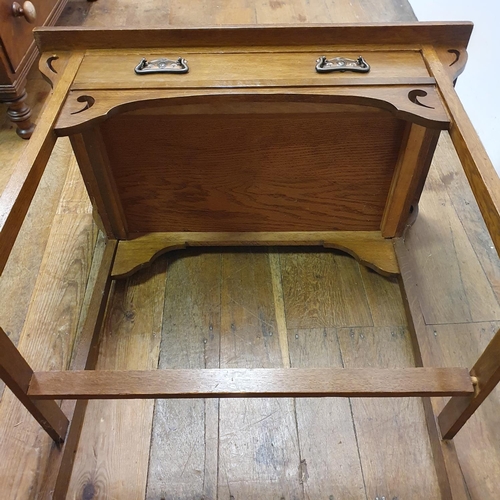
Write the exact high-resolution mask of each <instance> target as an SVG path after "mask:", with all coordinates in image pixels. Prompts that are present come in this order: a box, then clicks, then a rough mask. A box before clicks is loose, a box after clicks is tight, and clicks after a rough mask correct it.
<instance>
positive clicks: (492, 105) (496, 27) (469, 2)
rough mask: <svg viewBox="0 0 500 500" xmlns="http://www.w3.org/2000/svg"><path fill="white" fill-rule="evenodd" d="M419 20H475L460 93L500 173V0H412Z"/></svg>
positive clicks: (460, 84) (459, 83)
mask: <svg viewBox="0 0 500 500" xmlns="http://www.w3.org/2000/svg"><path fill="white" fill-rule="evenodd" d="M410 3H411V6H412V7H413V10H414V12H415V15H416V16H417V18H418V20H419V21H472V22H473V23H474V30H473V32H472V38H471V41H470V44H469V48H468V53H469V59H468V62H467V66H466V68H465V71H464V72H463V74H462V75H460V77H459V78H458V82H457V86H456V89H457V93H458V95H459V96H460V99H461V100H462V103H463V104H464V107H465V109H466V111H467V113H468V114H469V117H470V119H471V120H472V123H473V124H474V127H475V128H476V130H477V132H478V133H479V137H480V138H481V140H482V142H483V144H484V146H485V148H486V150H487V152H488V155H489V156H490V158H491V161H492V162H493V164H494V165H495V168H496V170H497V172H498V174H499V175H500V99H499V95H498V94H499V93H500V64H499V62H498V61H499V55H500V23H499V20H500V2H498V0H475V1H473V0H410Z"/></svg>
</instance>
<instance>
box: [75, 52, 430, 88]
mask: <svg viewBox="0 0 500 500" xmlns="http://www.w3.org/2000/svg"><path fill="white" fill-rule="evenodd" d="M322 55H325V56H326V57H327V58H328V59H331V58H334V57H346V58H350V59H357V58H358V57H359V56H360V55H362V56H363V57H364V59H365V60H366V62H367V63H368V64H369V65H370V68H371V69H370V71H369V72H368V73H355V72H352V71H346V72H334V73H318V72H316V69H315V67H316V61H317V59H318V58H319V57H320V56H322ZM164 57H167V58H169V59H177V58H179V57H183V58H185V59H186V60H187V64H188V66H189V72H188V73H185V74H178V73H177V74H175V73H170V74H146V75H136V74H135V72H134V69H135V67H136V66H137V65H138V64H139V62H140V61H141V59H142V58H146V59H147V60H152V59H158V58H164ZM432 83H434V79H433V78H432V77H431V76H430V75H429V72H428V70H427V68H426V66H425V64H424V61H423V58H422V55H421V53H420V52H419V51H416V50H414V51H413V50H401V51H392V52H389V51H387V52H384V51H368V52H362V53H361V54H360V53H359V52H341V51H337V52H336V51H332V50H325V51H323V52H319V51H318V52H311V51H307V52H298V51H293V52H292V51H290V52H251V53H249V52H245V53H242V52H240V53H229V52H226V53H206V52H205V53H201V52H194V51H189V50H185V51H182V53H177V52H173V53H170V51H168V50H165V51H162V52H159V51H157V50H156V51H152V52H147V51H141V52H139V51H137V52H132V53H131V52H130V51H129V52H123V51H113V52H111V51H101V52H96V51H93V52H92V53H90V54H88V55H87V56H86V57H85V58H84V60H83V63H82V65H81V67H80V70H79V72H78V75H77V77H76V79H75V81H74V83H73V86H72V89H73V90H91V89H94V90H98V89H142V88H148V89H164V88H225V87H295V86H345V85H386V84H387V85H389V84H397V85H406V84H408V85H411V84H413V85H425V84H432Z"/></svg>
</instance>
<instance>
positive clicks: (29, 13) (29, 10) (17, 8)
mask: <svg viewBox="0 0 500 500" xmlns="http://www.w3.org/2000/svg"><path fill="white" fill-rule="evenodd" d="M12 15H13V16H14V17H24V19H26V21H28V22H29V23H30V24H33V23H34V22H35V21H36V9H35V6H34V5H33V4H32V3H31V2H24V3H23V5H22V7H21V5H20V4H19V3H18V2H14V3H13V4H12Z"/></svg>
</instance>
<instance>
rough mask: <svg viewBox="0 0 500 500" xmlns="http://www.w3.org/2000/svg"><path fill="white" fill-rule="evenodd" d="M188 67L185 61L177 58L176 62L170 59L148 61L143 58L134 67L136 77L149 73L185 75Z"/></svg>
mask: <svg viewBox="0 0 500 500" xmlns="http://www.w3.org/2000/svg"><path fill="white" fill-rule="evenodd" d="M188 71H189V67H188V65H187V61H186V59H184V58H182V57H179V59H177V60H176V61H174V60H172V59H166V58H163V59H153V60H152V61H148V60H147V59H146V58H145V57H144V58H143V59H142V60H141V62H140V63H139V64H138V65H137V66H136V67H135V72H136V74H138V75H147V74H150V73H187V72H188Z"/></svg>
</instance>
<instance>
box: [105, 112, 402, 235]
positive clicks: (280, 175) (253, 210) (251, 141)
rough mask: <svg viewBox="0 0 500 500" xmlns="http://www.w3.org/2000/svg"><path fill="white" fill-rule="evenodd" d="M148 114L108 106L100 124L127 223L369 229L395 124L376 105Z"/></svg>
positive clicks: (382, 191)
mask: <svg viewBox="0 0 500 500" xmlns="http://www.w3.org/2000/svg"><path fill="white" fill-rule="evenodd" d="M149 123H150V117H147V116H146V117H141V116H138V115H134V116H130V117H129V116H127V115H118V116H115V117H113V118H111V119H109V120H107V121H106V122H104V123H103V124H102V126H101V130H102V135H103V139H104V142H105V144H107V152H108V157H109V162H110V166H111V170H112V172H113V176H114V179H115V182H116V185H117V188H118V193H119V196H120V199H121V204H122V206H123V211H124V213H125V218H126V221H127V226H128V229H129V231H130V232H131V233H134V232H155V231H280V230H283V229H284V228H287V229H288V230H291V231H294V230H295V231H306V230H310V231H311V230H312V231H335V230H341V231H342V230H361V231H370V230H376V229H378V227H379V225H380V220H381V218H382V213H383V210H384V206H385V200H386V198H387V193H388V191H389V186H390V182H391V178H392V174H393V171H394V168H395V164H396V160H397V156H398V152H399V144H400V142H401V138H402V134H403V128H404V127H403V124H402V122H400V121H398V120H395V119H394V118H393V117H392V116H391V115H390V114H389V113H387V114H380V113H378V112H377V113H375V114H374V115H371V114H370V113H366V114H360V113H353V114H343V115H342V118H341V119H339V117H338V116H337V115H336V114H332V115H328V114H321V115H320V116H317V115H308V114H298V115H286V116H281V115H267V114H265V115H233V114H231V115H200V116H198V117H197V119H196V121H193V120H192V119H191V118H190V117H189V116H183V115H173V116H168V117H163V116H156V117H155V126H154V128H151V127H150V126H149ZM137 129H142V130H148V143H149V144H151V145H154V146H152V147H147V148H144V147H142V145H143V138H142V137H141V136H140V135H139V134H137V133H136V131H137ZM165 130H168V131H169V133H168V135H165V134H164V131H165ZM360 136H362V137H363V141H362V142H360V141H359V137H360ZM162 152H164V153H162ZM137 165H141V166H142V167H141V168H140V169H138V168H137ZM312 172H314V176H313V175H311V173H312ZM145 194H146V196H145Z"/></svg>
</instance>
